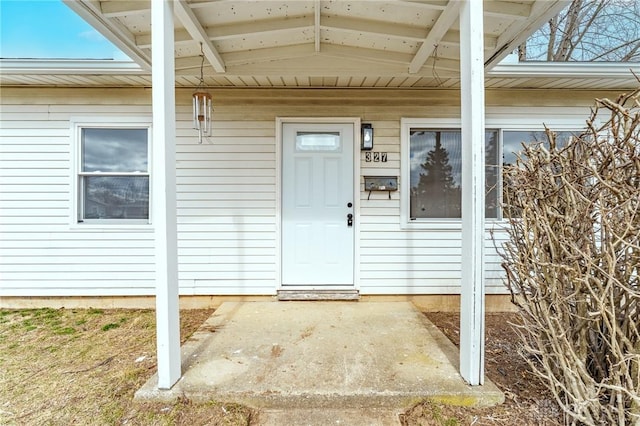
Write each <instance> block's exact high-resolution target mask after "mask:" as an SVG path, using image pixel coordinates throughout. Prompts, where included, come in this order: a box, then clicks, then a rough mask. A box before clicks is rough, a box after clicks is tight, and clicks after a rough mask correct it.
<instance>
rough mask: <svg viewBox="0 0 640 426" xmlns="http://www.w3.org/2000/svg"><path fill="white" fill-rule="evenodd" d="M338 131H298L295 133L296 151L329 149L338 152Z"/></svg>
mask: <svg viewBox="0 0 640 426" xmlns="http://www.w3.org/2000/svg"><path fill="white" fill-rule="evenodd" d="M341 148H342V147H341V145H340V133H339V132H323V133H318V132H298V133H297V134H296V151H307V152H308V151H325V152H326V151H329V152H340V151H341Z"/></svg>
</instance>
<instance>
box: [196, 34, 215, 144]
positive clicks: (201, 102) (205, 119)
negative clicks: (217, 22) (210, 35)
mask: <svg viewBox="0 0 640 426" xmlns="http://www.w3.org/2000/svg"><path fill="white" fill-rule="evenodd" d="M200 52H201V54H202V55H201V56H202V63H201V64H200V82H199V83H198V86H197V87H196V91H195V92H193V128H194V129H196V130H197V131H198V143H202V136H211V116H212V114H213V102H212V99H211V94H210V93H209V92H207V91H205V90H204V52H203V51H202V43H200Z"/></svg>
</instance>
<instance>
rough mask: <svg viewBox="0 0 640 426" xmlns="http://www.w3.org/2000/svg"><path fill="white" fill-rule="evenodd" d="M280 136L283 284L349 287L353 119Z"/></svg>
mask: <svg viewBox="0 0 640 426" xmlns="http://www.w3.org/2000/svg"><path fill="white" fill-rule="evenodd" d="M282 135H283V141H282V145H283V147H282V285H283V287H286V286H301V287H307V288H319V289H322V288H323V286H324V288H327V287H331V286H353V283H354V278H353V269H354V264H353V259H354V230H353V229H354V225H353V224H354V222H355V220H354V218H353V213H354V209H353V204H354V200H353V197H354V188H353V185H354V184H353V148H354V147H353V143H354V142H353V123H337V124H326V123H318V124H311V123H304V124H302V123H285V124H283V129H282Z"/></svg>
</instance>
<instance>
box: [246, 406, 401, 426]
mask: <svg viewBox="0 0 640 426" xmlns="http://www.w3.org/2000/svg"><path fill="white" fill-rule="evenodd" d="M400 413H401V411H393V410H385V409H366V410H363V409H308V410H304V409H291V410H286V409H282V410H276V409H269V410H262V411H261V412H260V414H259V416H258V423H257V424H258V425H260V426H283V425H287V426H325V425H326V426H329V425H331V426H340V425H366V426H399V425H400V420H399V418H398V415H399V414H400Z"/></svg>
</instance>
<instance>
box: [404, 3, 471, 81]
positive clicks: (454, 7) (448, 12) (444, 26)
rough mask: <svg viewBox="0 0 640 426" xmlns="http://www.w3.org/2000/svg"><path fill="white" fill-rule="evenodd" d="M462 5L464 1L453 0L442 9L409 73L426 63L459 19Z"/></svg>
mask: <svg viewBox="0 0 640 426" xmlns="http://www.w3.org/2000/svg"><path fill="white" fill-rule="evenodd" d="M461 6H462V2H460V1H456V0H452V1H450V2H449V3H448V4H447V7H446V9H444V10H443V11H442V13H441V14H440V16H439V17H438V20H437V21H436V23H435V24H433V27H431V30H430V31H429V34H428V35H427V37H426V38H425V39H424V41H423V42H422V45H421V46H420V48H419V49H418V51H417V52H416V54H415V56H414V57H413V60H412V61H411V63H410V64H409V73H410V74H414V73H417V72H418V71H419V70H420V68H422V66H423V65H424V64H425V62H426V61H427V59H428V58H429V56H431V54H432V53H433V52H434V50H435V49H436V46H437V45H438V43H439V42H440V40H441V39H442V37H443V36H444V35H445V34H446V33H447V31H449V29H450V28H451V25H453V23H454V22H455V21H456V20H457V19H458V14H459V12H460V8H461Z"/></svg>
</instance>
